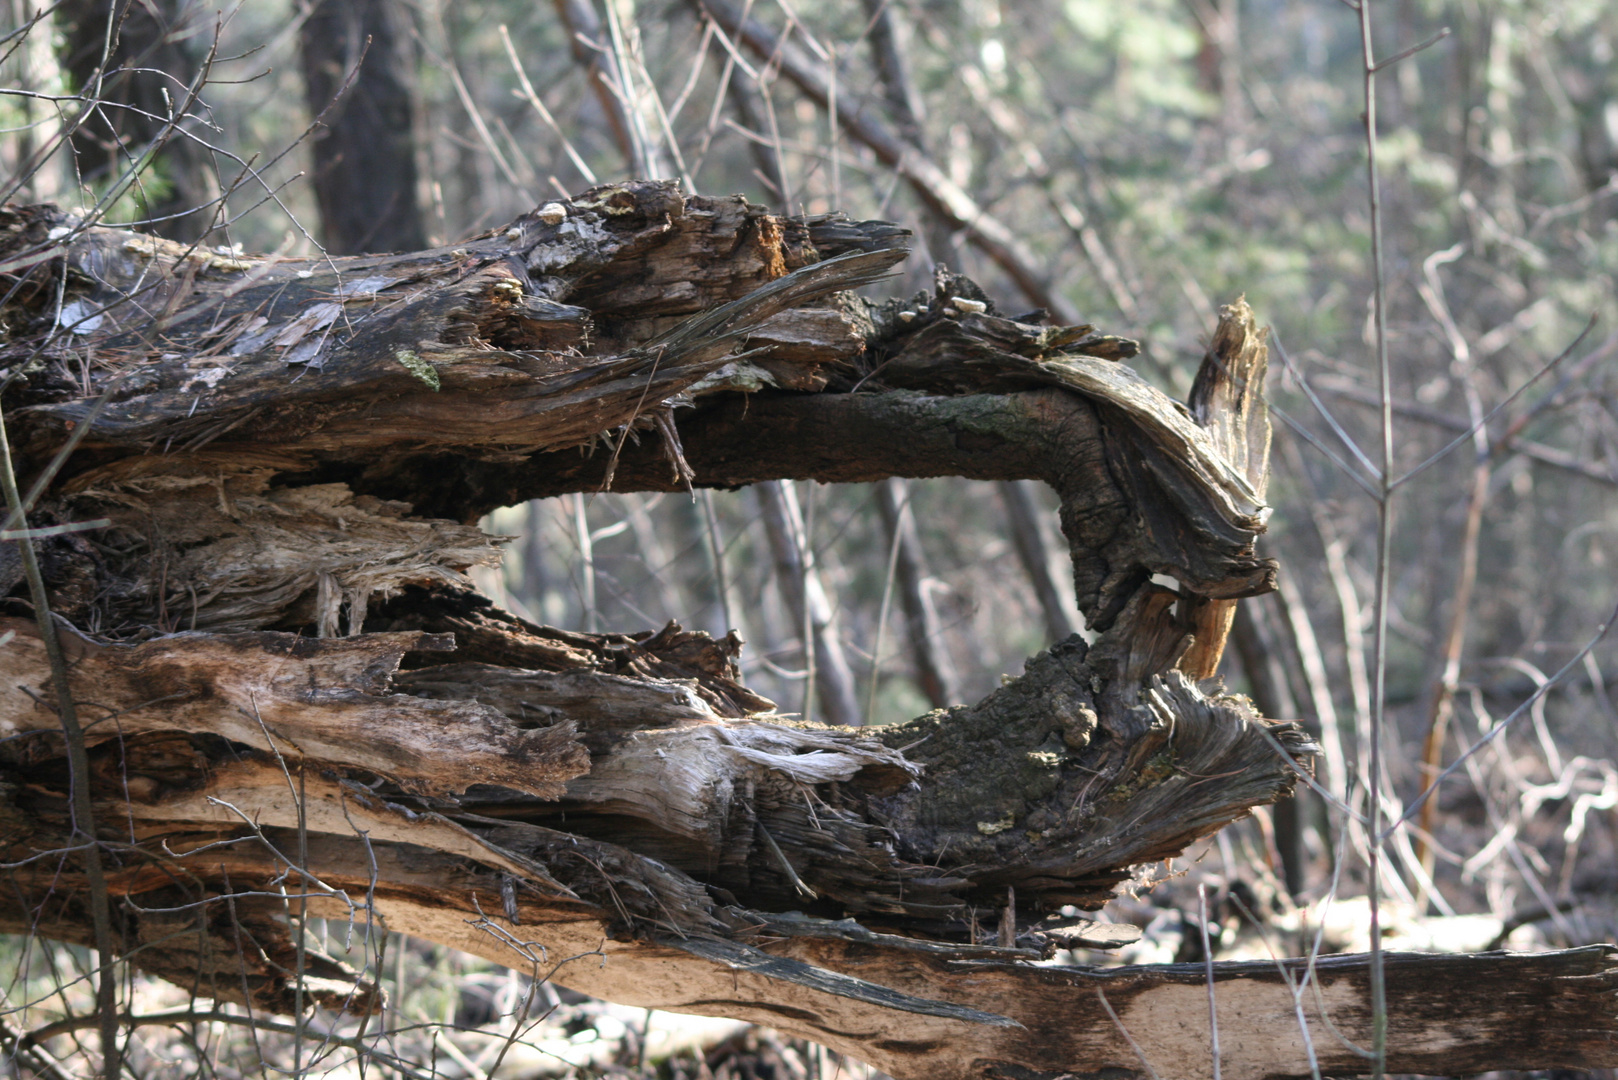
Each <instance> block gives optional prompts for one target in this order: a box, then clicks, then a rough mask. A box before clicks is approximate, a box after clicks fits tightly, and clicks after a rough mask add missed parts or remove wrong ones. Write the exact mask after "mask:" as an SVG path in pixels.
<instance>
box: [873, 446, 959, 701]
mask: <svg viewBox="0 0 1618 1080" xmlns="http://www.w3.org/2000/svg"><path fill="white" fill-rule="evenodd" d="M876 505H877V509H878V510H879V511H881V513H882V524H884V525H885V526H887V530H888V543H889V544H891V545H892V550H893V573H894V579H895V580H894V584H895V585H897V586H898V588H899V599H900V602H901V606H902V607H903V609H904V614H905V640H906V642H907V643H908V644H909V646H910V661H911V664H912V665H913V666H914V667H915V672H916V675H915V678H916V685H917V687H919V688H920V690H921V693H922V696H923V697H925V698H926V699H927V700H928V701H929V702H930V703H931V704H932V706H933V708H935V709H941V708H943V707H944V706H946V705H948V704H950V703H951V702H953V701H955V700H956V698H955V673H954V671H953V670H951V665H950V662H949V659H948V653H947V652H946V650H945V648H944V640H943V637H942V635H941V634H940V631H939V625H938V610H937V606H936V605H935V604H934V603H933V597H932V593H931V592H929V591H928V588H927V564H926V556H925V555H924V553H923V552H922V548H921V536H920V534H919V533H918V532H917V531H916V519H915V515H914V514H912V513H911V512H910V492H909V484H907V483H906V482H905V481H904V480H901V479H899V478H898V477H890V478H889V479H887V480H884V481H882V482H881V483H879V484H877V485H876Z"/></svg>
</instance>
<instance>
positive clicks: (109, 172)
mask: <svg viewBox="0 0 1618 1080" xmlns="http://www.w3.org/2000/svg"><path fill="white" fill-rule="evenodd" d="M56 20H57V24H58V25H59V26H60V27H61V28H62V44H61V57H62V67H63V68H64V69H65V70H66V71H67V73H68V75H69V77H70V78H71V80H72V83H73V86H74V87H75V88H76V89H77V90H78V91H79V92H80V93H94V94H95V96H96V97H97V98H98V99H99V100H100V101H101V102H103V103H104V104H102V105H100V106H99V107H97V108H96V109H95V115H94V116H92V117H91V118H90V119H89V120H88V121H87V122H86V123H84V124H83V125H82V126H81V127H80V128H79V129H78V130H77V131H76V132H75V133H74V135H73V139H72V146H73V154H74V157H75V159H76V161H77V167H78V173H79V177H80V180H81V182H82V183H85V184H89V185H91V186H92V187H101V186H105V185H107V184H110V183H112V182H114V181H116V180H117V179H118V178H119V177H120V176H122V175H123V174H124V173H126V172H127V171H128V170H129V169H130V168H131V167H133V166H134V165H135V163H136V162H137V161H139V160H140V158H141V157H142V155H143V154H146V153H147V152H148V151H149V150H150V149H152V148H153V147H156V148H157V151H156V153H155V154H154V155H153V157H152V160H151V162H150V163H149V164H148V165H147V166H144V167H143V171H142V174H141V176H140V177H139V179H138V180H137V181H136V182H135V184H134V187H133V194H134V197H135V198H136V200H137V201H138V202H139V204H140V205H141V213H142V215H143V216H144V217H146V218H147V219H149V221H150V224H149V225H147V226H145V228H147V229H148V230H149V231H151V232H154V233H156V234H157V235H159V236H166V237H168V238H169V239H172V240H183V241H193V240H198V239H200V238H201V237H202V236H203V235H204V234H206V233H207V232H208V231H209V230H210V229H211V228H212V227H213V226H214V224H215V222H216V221H217V215H218V209H217V207H215V206H213V205H210V204H211V203H212V202H213V201H214V200H215V199H217V198H218V197H219V182H218V177H217V175H216V173H215V169H214V161H213V155H212V154H211V153H210V152H209V151H208V150H207V148H206V147H204V146H202V145H201V144H200V143H198V142H196V141H195V140H194V139H192V138H191V137H189V136H188V135H187V132H192V131H197V130H198V129H199V124H198V123H197V119H196V118H197V117H199V116H205V115H206V108H205V107H204V106H203V105H202V104H201V103H200V102H196V101H193V100H192V93H193V86H194V84H195V83H196V82H197V79H198V76H199V74H200V72H201V66H202V62H203V60H204V58H205V56H206V54H207V51H208V42H209V38H210V35H211V29H212V27H211V24H210V22H209V20H208V19H207V18H206V17H205V12H204V10H203V9H202V7H201V6H200V5H198V4H196V3H194V2H192V0H64V2H63V3H62V4H61V5H59V6H58V7H57V8H56ZM120 106H127V108H123V107H120ZM200 133H201V134H202V135H203V137H204V138H206V137H207V134H206V132H200Z"/></svg>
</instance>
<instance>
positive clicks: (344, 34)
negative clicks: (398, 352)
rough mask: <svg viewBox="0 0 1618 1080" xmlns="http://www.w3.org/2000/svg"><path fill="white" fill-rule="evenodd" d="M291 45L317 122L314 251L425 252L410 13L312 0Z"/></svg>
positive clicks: (379, 2) (373, 2)
mask: <svg viewBox="0 0 1618 1080" xmlns="http://www.w3.org/2000/svg"><path fill="white" fill-rule="evenodd" d="M298 41H299V47H300V49H301V53H302V62H303V80H304V92H305V94H306V95H307V97H308V101H309V112H310V113H311V114H312V115H315V116H321V115H322V114H324V116H323V118H322V121H321V124H322V129H321V130H317V131H316V133H315V135H314V136H313V139H312V144H313V153H314V174H313V177H312V182H313V186H314V190H315V200H316V202H317V203H318V204H319V206H320V230H321V231H320V236H321V242H322V243H323V244H324V245H325V246H326V249H327V250H328V251H329V252H331V253H332V254H334V255H356V254H359V253H360V252H365V251H414V250H417V249H418V248H422V247H425V246H426V243H427V231H426V227H425V225H424V223H423V220H422V214H421V208H420V205H419V202H418V200H417V195H416V149H415V128H414V124H413V122H412V115H413V113H414V104H413V102H412V94H413V92H414V91H413V88H414V86H415V81H416V50H415V46H414V43H413V42H412V40H411V36H410V14H409V12H408V10H407V9H406V8H405V7H404V6H403V5H402V4H400V3H399V0H317V2H316V3H315V5H314V7H313V9H312V10H311V11H310V13H309V16H308V17H307V18H306V19H305V20H304V23H303V26H302V27H301V28H300V30H299V33H298ZM356 67H358V69H359V70H358V73H357V74H356V73H355V68H356ZM351 76H352V79H353V81H352V83H350V82H349V79H350V77H351ZM345 86H346V89H345Z"/></svg>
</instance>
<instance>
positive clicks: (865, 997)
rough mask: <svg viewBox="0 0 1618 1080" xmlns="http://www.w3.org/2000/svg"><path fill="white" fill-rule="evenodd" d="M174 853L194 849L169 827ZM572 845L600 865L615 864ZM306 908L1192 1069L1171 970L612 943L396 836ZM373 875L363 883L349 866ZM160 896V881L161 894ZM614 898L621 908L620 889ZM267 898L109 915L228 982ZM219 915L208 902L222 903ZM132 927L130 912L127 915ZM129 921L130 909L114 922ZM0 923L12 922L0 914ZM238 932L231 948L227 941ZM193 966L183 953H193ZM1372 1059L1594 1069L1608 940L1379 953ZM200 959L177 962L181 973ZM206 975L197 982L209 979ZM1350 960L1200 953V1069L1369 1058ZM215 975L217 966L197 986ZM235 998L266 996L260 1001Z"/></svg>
mask: <svg viewBox="0 0 1618 1080" xmlns="http://www.w3.org/2000/svg"><path fill="white" fill-rule="evenodd" d="M176 840H177V841H178V843H177V846H178V848H179V849H182V850H183V849H184V848H185V847H187V846H188V845H191V844H195V845H196V846H197V847H198V848H199V849H200V848H201V847H203V846H205V845H204V842H203V840H202V838H201V837H191V838H184V839H181V838H176ZM294 842H295V837H294V836H292V835H290V834H288V833H285V832H280V831H277V830H268V831H266V833H265V834H263V835H261V836H260V837H258V838H257V839H255V840H254V841H253V842H251V843H249V844H246V845H236V846H234V847H231V848H228V849H220V848H219V847H217V846H213V847H212V848H211V850H209V851H207V852H201V851H200V850H199V852H198V853H196V854H191V855H186V854H180V855H178V856H177V857H176V858H175V859H174V861H173V868H174V869H175V870H177V871H184V872H186V873H196V874H208V873H211V874H218V873H220V872H225V873H228V874H229V875H230V876H231V877H232V879H233V880H235V881H236V882H237V883H238V887H243V886H247V885H249V884H257V883H260V882H265V883H267V882H268V881H270V880H271V879H272V878H273V877H274V876H276V875H277V874H279V873H283V872H284V871H285V864H284V863H281V862H279V860H277V859H276V858H275V857H274V856H273V855H271V854H269V852H270V851H271V849H272V848H281V849H282V850H285V849H287V848H290V846H291V845H292V844H293V843H294ZM601 854H602V853H601V852H599V851H589V850H586V851H584V852H581V853H580V855H579V859H580V860H581V864H582V863H583V862H594V863H595V865H596V866H597V867H598V870H599V872H600V873H601V874H603V875H606V874H616V873H619V872H621V870H622V866H621V865H620V864H617V863H614V862H612V861H610V860H605V859H601V858H600V856H601ZM304 871H305V881H306V882H307V883H308V886H309V887H308V888H307V890H306V893H307V894H308V895H309V896H310V900H309V909H310V913H311V914H313V915H322V916H325V917H327V918H329V919H335V920H339V921H342V920H353V921H356V922H360V923H363V922H364V920H365V918H366V912H367V911H370V912H374V913H375V916H376V917H377V918H379V919H380V921H381V924H382V925H384V926H388V927H407V928H409V930H410V932H412V933H415V934H420V935H422V936H424V937H427V938H429V939H431V940H433V941H435V942H438V943H440V944H444V945H448V946H450V947H453V948H458V949H461V950H463V951H466V952H470V953H473V954H476V955H479V956H483V957H486V958H488V959H490V960H493V961H495V962H497V963H501V964H505V965H507V966H510V967H512V968H515V969H517V970H519V971H523V972H526V973H529V974H531V975H533V976H534V977H536V978H544V977H549V978H552V979H553V980H555V981H556V982H558V983H560V984H562V985H564V986H568V987H571V988H573V989H575V990H579V991H581V992H584V993H588V994H592V995H595V996H598V997H603V998H606V999H608V1000H612V1001H617V1002H621V1003H624V1004H629V1005H636V1006H644V1007H648V1008H653V1007H655V1008H659V1009H667V1010H672V1011H676V1012H688V1013H695V1014H699V1015H711V1016H727V1017H735V1018H738V1019H744V1020H750V1021H754V1022H757V1023H762V1024H769V1025H771V1026H774V1027H776V1028H779V1029H781V1030H783V1031H788V1032H791V1033H794V1034H797V1035H801V1036H804V1037H807V1038H810V1039H813V1040H815V1041H817V1042H821V1043H824V1044H826V1045H828V1046H831V1047H833V1048H835V1049H838V1050H840V1051H843V1052H845V1053H847V1054H850V1055H853V1056H855V1057H857V1058H860V1059H863V1060H865V1061H868V1062H870V1063H871V1064H873V1065H875V1066H877V1067H878V1068H881V1069H882V1070H884V1071H886V1072H888V1073H890V1074H892V1075H893V1076H895V1077H897V1078H899V1080H1059V1078H1062V1077H1106V1078H1108V1080H1126V1078H1133V1077H1139V1078H1141V1080H1146V1078H1148V1077H1152V1078H1167V1077H1174V1078H1180V1080H1200V1078H1202V1077H1212V1076H1213V1075H1214V1062H1213V1058H1212V1054H1211V1050H1210V1047H1211V1045H1212V1040H1211V1038H1210V1031H1209V1023H1208V986H1207V981H1206V980H1207V969H1206V968H1204V967H1203V966H1201V965H1192V964H1175V965H1154V966H1150V967H1122V968H1111V969H1100V968H1089V967H1047V966H1034V965H1031V964H1029V963H1028V962H1027V959H1026V958H1024V957H1019V956H1017V955H1016V954H1015V951H1014V950H1003V949H996V948H989V947H984V946H979V947H976V948H973V947H967V946H947V945H942V944H937V943H927V942H922V941H916V940H910V939H901V938H894V937H892V936H890V935H880V934H873V933H870V932H869V931H862V930H860V929H859V928H857V927H854V926H851V925H850V924H848V923H827V922H823V921H819V920H813V919H809V918H807V917H802V916H797V917H777V918H775V919H774V920H773V921H772V920H770V919H769V917H761V918H758V919H756V920H755V921H754V923H753V924H752V925H751V926H750V927H747V928H742V927H738V928H737V930H738V931H739V934H738V936H739V937H749V938H750V939H751V943H747V942H743V941H738V940H733V939H720V938H714V937H701V938H697V937H691V936H687V937H685V938H680V937H677V936H664V937H661V938H656V939H648V940H635V941H626V940H622V939H621V937H619V936H618V933H619V932H618V931H617V930H615V928H614V926H613V925H612V924H613V920H612V919H611V918H610V917H609V916H606V914H605V913H604V912H602V911H601V910H600V909H592V908H591V906H589V905H587V904H582V903H572V902H562V903H556V902H543V901H539V900H537V899H535V898H534V897H533V896H532V895H530V894H528V893H527V892H526V891H522V892H519V893H518V894H517V896H516V898H515V899H512V898H511V894H510V891H509V889H507V890H505V892H506V898H505V899H504V900H503V899H502V891H503V884H502V883H503V881H509V880H510V879H509V878H506V879H502V877H501V876H500V875H498V874H494V873H488V872H483V873H479V872H476V871H473V872H471V873H470V874H469V873H468V868H467V866H466V864H465V863H464V861H460V860H456V859H453V858H450V857H447V856H444V855H439V854H435V853H432V852H428V851H425V850H423V849H420V848H411V847H401V846H394V845H388V844H383V843H375V844H370V843H366V842H365V841H364V840H361V839H357V838H350V839H347V840H339V839H335V838H322V839H321V840H319V841H318V842H315V843H313V844H311V850H310V857H309V862H308V863H307V864H306V865H305V867H304ZM372 871H375V873H376V875H377V879H378V880H377V882H376V883H375V884H374V885H373V884H372V883H371V882H370V880H369V875H370V874H371V872H372ZM167 898H168V899H170V900H171V901H172V900H173V899H174V897H173V896H172V895H171V894H170V895H168V897H167ZM628 902H629V903H633V902H634V901H633V899H632V898H631V899H630V900H629V901H628ZM268 907H269V905H267V904H264V903H263V902H262V901H259V902H257V903H255V902H254V901H252V900H250V899H246V900H237V901H236V903H235V905H234V910H233V911H232V912H228V913H227V912H226V911H225V910H224V908H225V905H224V903H223V902H222V901H215V902H214V903H212V904H203V905H198V906H195V907H191V908H188V909H185V911H184V912H183V913H181V914H180V915H176V914H174V913H172V912H169V913H160V914H152V913H148V914H143V915H141V916H139V917H138V919H136V920H134V921H133V923H131V922H126V924H125V925H126V932H127V933H129V934H131V935H135V938H137V939H138V940H136V939H132V940H130V942H129V944H130V946H131V947H132V948H138V949H139V950H141V951H137V952H135V953H133V956H134V958H135V959H136V960H137V962H140V963H143V964H146V965H149V966H154V969H156V970H162V967H161V965H162V964H163V963H165V962H166V963H168V964H169V965H171V971H174V972H178V971H180V970H187V971H188V974H189V975H190V977H191V978H192V979H193V980H195V983H194V984H195V985H196V986H197V989H198V992H199V993H203V994H208V993H210V992H212V993H214V994H216V995H217V996H220V997H224V998H238V997H239V996H240V994H241V990H240V988H242V987H244V986H248V985H249V984H250V986H251V988H252V989H253V990H257V991H267V990H268V988H269V980H266V979H265V978H263V977H262V976H260V977H258V978H252V977H248V976H245V975H244V973H242V972H230V971H227V970H226V968H227V967H228V963H227V962H222V960H224V959H225V958H228V959H229V960H234V959H235V958H236V957H237V956H238V955H250V956H251V957H252V958H254V959H258V958H263V959H264V960H266V961H269V962H271V963H273V962H275V961H279V963H280V964H284V965H286V966H288V967H290V960H291V957H290V950H289V949H288V948H287V946H286V945H285V942H284V940H278V939H277V938H276V937H275V934H274V927H275V925H276V924H275V923H274V920H273V919H272V918H269V917H268V915H267V913H266V909H267V908H268ZM57 910H58V917H59V918H61V919H62V920H63V923H62V924H61V925H51V924H49V923H45V924H35V926H34V929H35V930H36V931H37V932H41V933H47V934H51V935H53V936H60V937H64V938H66V939H68V940H74V941H79V942H81V943H82V942H83V941H84V940H85V939H86V938H87V936H88V932H87V930H85V929H84V927H85V925H86V924H85V923H84V922H83V921H81V920H75V919H74V915H75V912H73V911H72V910H71V907H67V908H59V909H57ZM227 915H229V916H230V917H227ZM148 920H149V921H150V922H151V924H152V925H150V926H147V925H146V923H147V921H148ZM135 924H138V925H135ZM0 926H3V927H4V928H5V929H8V930H13V931H15V930H20V929H21V927H19V926H18V925H17V924H16V922H15V921H14V918H8V919H6V920H5V922H4V923H0ZM244 942H246V943H247V945H248V946H249V948H246V949H244V948H243V943H244ZM210 955H211V957H212V960H211V966H210V964H203V965H200V966H199V964H198V959H197V958H198V957H199V956H201V957H209V956H210ZM306 963H307V966H308V969H309V971H310V972H311V974H312V976H313V978H312V980H311V981H312V982H313V984H314V986H313V989H312V991H311V996H312V997H314V998H315V999H316V1000H317V1001H319V1002H320V1003H321V1004H323V1005H325V1006H327V1007H331V1008H347V1009H348V1010H349V1011H366V1010H368V1009H369V1008H371V1007H373V1006H374V1004H375V1003H376V1002H377V1000H378V996H377V993H376V991H375V989H374V987H372V986H371V985H369V984H368V983H366V982H365V981H364V980H362V979H353V978H352V977H350V979H349V981H347V982H346V983H345V982H344V979H343V972H342V970H341V965H338V964H336V963H335V962H334V961H332V960H331V959H330V958H328V957H323V956H318V955H311V956H310V957H309V958H308V959H307V961H306ZM1386 965H1387V966H1386V972H1387V998H1388V1014H1389V1031H1388V1058H1387V1067H1388V1070H1389V1071H1390V1072H1394V1073H1416V1074H1428V1075H1434V1074H1436V1075H1453V1074H1467V1073H1477V1072H1484V1071H1489V1070H1494V1069H1516V1068H1521V1069H1528V1068H1535V1069H1542V1068H1571V1069H1594V1068H1603V1067H1610V1066H1612V1065H1614V1064H1618V1018H1615V1016H1614V1009H1613V998H1614V992H1615V990H1618V950H1615V949H1613V948H1611V947H1608V946H1593V947H1588V948H1583V949H1573V950H1567V951H1564V952H1556V953H1541V954H1507V953H1488V954H1482V955H1475V956H1423V955H1414V954H1392V955H1389V956H1388V957H1386ZM199 970H201V971H202V974H201V976H200V978H199V976H198V971H199ZM210 973H211V979H210ZM1369 973H1370V969H1369V960H1368V958H1367V957H1365V956H1333V957H1323V958H1321V959H1320V960H1318V961H1317V963H1316V964H1315V966H1314V969H1313V972H1312V973H1311V972H1310V969H1309V965H1308V964H1307V962H1306V961H1303V960H1286V961H1280V962H1275V963H1264V962H1252V963H1221V964H1215V965H1214V966H1213V978H1214V991H1213V992H1214V998H1215V1001H1216V1002H1217V1015H1218V1024H1219V1041H1220V1046H1221V1058H1220V1075H1222V1076H1224V1077H1230V1078H1232V1080H1264V1078H1270V1077H1302V1076H1309V1075H1311V1074H1312V1073H1318V1074H1321V1075H1327V1076H1334V1075H1335V1076H1343V1075H1353V1074H1359V1073H1364V1072H1367V1071H1369V1068H1370V1066H1369V1062H1368V1059H1367V1058H1366V1057H1365V1056H1364V1053H1363V1050H1364V1048H1366V1047H1368V1046H1369V1045H1370V1041H1371V1023H1370V1009H1369V1000H1370V987H1369V980H1370V974H1369ZM212 980H217V982H215V981H212ZM284 993H286V988H285V987H281V988H279V989H278V990H277V991H276V992H275V993H274V994H272V993H268V992H263V993H259V994H256V995H255V1003H256V1004H260V1005H264V1006H268V1007H271V1008H273V1007H275V1006H276V1005H277V1004H280V1005H282V1007H283V1009H284V1008H285V1006H286V1002H285V1001H279V1000H278V997H277V995H278V994H284Z"/></svg>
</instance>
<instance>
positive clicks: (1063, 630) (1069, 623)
mask: <svg viewBox="0 0 1618 1080" xmlns="http://www.w3.org/2000/svg"><path fill="white" fill-rule="evenodd" d="M995 487H996V490H997V491H999V493H1000V501H1001V504H1002V505H1003V506H1004V507H1005V510H1006V526H1007V532H1009V533H1010V535H1011V546H1012V549H1013V550H1014V551H1016V552H1017V561H1018V562H1020V563H1021V564H1022V568H1023V573H1024V574H1026V575H1028V584H1029V585H1030V587H1032V588H1033V590H1034V599H1035V600H1037V601H1038V602H1039V610H1040V613H1041V614H1043V615H1044V616H1045V636H1046V637H1047V638H1049V639H1050V640H1051V641H1061V640H1062V639H1063V638H1065V637H1067V636H1068V635H1069V634H1071V633H1073V630H1074V627H1073V620H1072V619H1070V618H1068V614H1067V604H1066V603H1065V602H1064V601H1063V599H1062V594H1061V592H1060V591H1059V590H1058V589H1057V588H1056V579H1055V578H1053V577H1051V550H1050V545H1048V544H1047V543H1046V542H1045V533H1044V531H1043V530H1042V529H1041V528H1040V525H1039V515H1040V510H1039V507H1038V506H1036V505H1035V504H1034V497H1033V495H1032V494H1030V493H1029V491H1028V488H1027V487H1026V486H1025V485H1024V483H1023V482H1022V481H1016V480H1007V481H1002V482H1001V483H999V484H997V485H995Z"/></svg>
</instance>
